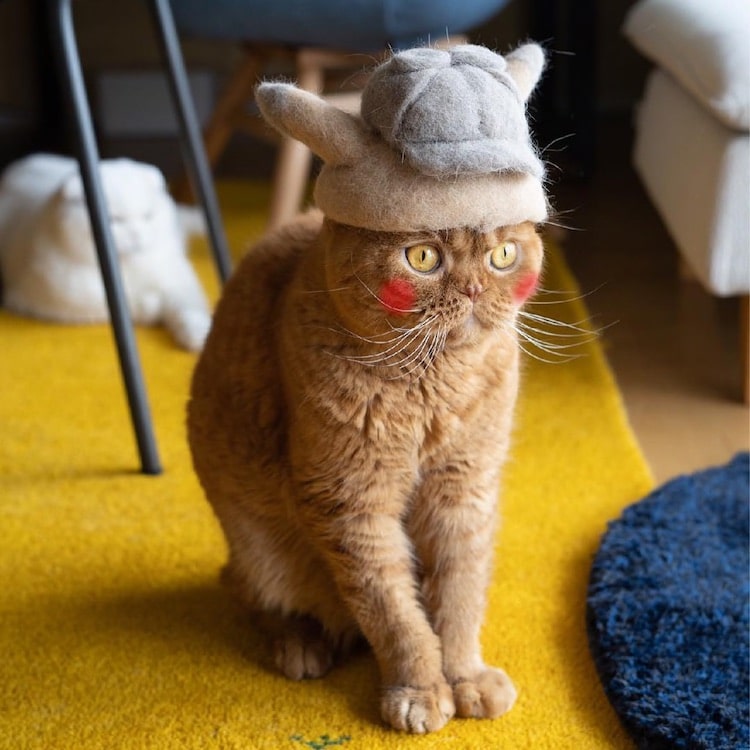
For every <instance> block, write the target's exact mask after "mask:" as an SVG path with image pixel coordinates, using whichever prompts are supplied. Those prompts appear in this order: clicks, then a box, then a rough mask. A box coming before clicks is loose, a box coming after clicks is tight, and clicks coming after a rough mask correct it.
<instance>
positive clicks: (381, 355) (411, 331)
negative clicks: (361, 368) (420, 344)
mask: <svg viewBox="0 0 750 750" xmlns="http://www.w3.org/2000/svg"><path fill="white" fill-rule="evenodd" d="M434 319H435V316H432V317H430V318H427V319H425V320H423V321H421V322H420V323H418V324H417V325H415V326H414V327H413V328H408V329H404V330H403V332H402V333H399V335H398V336H396V337H395V338H394V339H390V340H388V341H385V342H379V341H369V340H367V341H368V343H374V344H381V343H383V344H386V343H387V344H390V346H389V347H388V348H387V349H385V350H384V351H379V352H374V353H370V354H352V355H347V357H346V359H348V360H350V361H352V362H356V361H360V362H368V361H373V362H375V363H378V362H382V361H385V360H387V359H392V358H393V357H396V356H397V355H398V354H400V353H401V352H402V351H404V350H406V349H407V348H408V346H409V344H410V343H411V341H412V340H413V339H414V337H415V336H416V335H417V334H418V333H419V332H420V331H421V330H422V329H423V328H425V327H426V326H427V325H428V324H431V323H432V322H433V321H434ZM354 335H356V334H354ZM358 338H363V337H361V336H360V337H358Z"/></svg>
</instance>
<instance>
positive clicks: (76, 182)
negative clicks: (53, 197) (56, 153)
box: [60, 172, 83, 201]
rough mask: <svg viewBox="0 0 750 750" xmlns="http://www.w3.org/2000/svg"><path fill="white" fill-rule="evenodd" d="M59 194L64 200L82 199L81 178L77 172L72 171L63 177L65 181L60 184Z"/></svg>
mask: <svg viewBox="0 0 750 750" xmlns="http://www.w3.org/2000/svg"><path fill="white" fill-rule="evenodd" d="M60 195H61V196H62V197H63V200H66V201H80V200H83V180H82V179H81V175H80V174H79V173H78V172H73V174H71V175H69V176H68V177H66V178H65V181H64V182H63V184H62V185H61V186H60Z"/></svg>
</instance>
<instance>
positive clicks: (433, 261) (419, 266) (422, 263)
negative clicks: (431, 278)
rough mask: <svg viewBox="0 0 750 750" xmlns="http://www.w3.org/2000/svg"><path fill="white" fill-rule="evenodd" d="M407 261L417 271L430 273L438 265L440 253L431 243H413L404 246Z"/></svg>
mask: <svg viewBox="0 0 750 750" xmlns="http://www.w3.org/2000/svg"><path fill="white" fill-rule="evenodd" d="M406 261H407V263H408V264H409V265H410V266H411V267H412V268H413V269H414V270H415V271H419V273H430V271H434V270H435V269H436V268H437V267H438V266H439V265H440V253H439V252H438V251H437V249H436V248H434V247H433V246H432V245H414V246H413V247H407V248H406Z"/></svg>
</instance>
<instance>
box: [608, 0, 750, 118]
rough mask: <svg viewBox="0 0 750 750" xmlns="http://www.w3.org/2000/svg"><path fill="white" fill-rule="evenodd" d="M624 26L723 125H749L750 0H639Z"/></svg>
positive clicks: (636, 43) (641, 48) (646, 53)
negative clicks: (749, 40)
mask: <svg viewBox="0 0 750 750" xmlns="http://www.w3.org/2000/svg"><path fill="white" fill-rule="evenodd" d="M623 31H624V33H625V36H626V37H627V38H628V39H629V40H630V41H631V43H632V44H633V45H634V46H635V47H636V49H638V50H639V51H640V52H641V53H642V54H643V55H644V56H645V57H647V58H649V59H650V60H652V61H653V62H654V63H655V64H656V65H658V66H659V67H662V68H664V69H665V70H667V71H669V72H670V73H671V74H672V75H673V76H674V78H675V79H677V80H678V81H679V82H680V84H681V85H682V86H683V87H684V88H685V89H686V90H687V91H689V92H690V93H691V94H692V95H693V96H694V97H696V99H697V100H698V101H699V102H700V103H701V104H702V105H703V106H705V107H707V108H708V109H709V110H710V111H711V112H713V113H714V114H715V116H716V117H717V118H719V120H721V121H722V122H723V123H724V124H725V125H727V126H729V127H730V128H734V129H738V130H743V131H748V130H750V44H749V43H748V37H750V2H747V0H710V2H706V0H640V2H638V3H636V4H635V5H634V6H633V8H632V9H631V10H630V12H629V13H628V15H627V17H626V19H625V25H624V28H623Z"/></svg>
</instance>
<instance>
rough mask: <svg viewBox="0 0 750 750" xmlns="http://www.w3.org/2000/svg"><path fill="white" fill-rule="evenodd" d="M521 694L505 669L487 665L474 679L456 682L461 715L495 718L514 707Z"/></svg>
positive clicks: (457, 704)
mask: <svg viewBox="0 0 750 750" xmlns="http://www.w3.org/2000/svg"><path fill="white" fill-rule="evenodd" d="M517 697H518V693H517V692H516V688H515V686H514V685H513V683H512V682H511V680H510V677H508V675H507V674H505V672H503V670H502V669H494V668H492V667H485V668H484V669H483V670H482V671H481V672H479V674H477V675H475V676H474V677H472V678H471V679H459V680H456V681H454V682H453V699H454V701H455V703H456V714H457V715H458V716H460V717H462V718H474V719H494V718H496V717H498V716H502V715H503V714H504V713H506V712H508V711H510V709H511V708H513V704H514V703H515V702H516V698H517Z"/></svg>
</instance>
